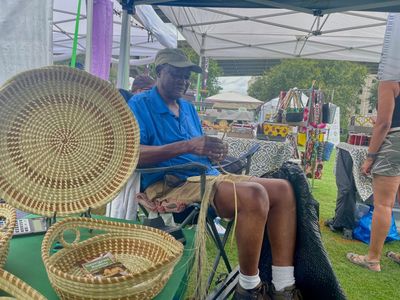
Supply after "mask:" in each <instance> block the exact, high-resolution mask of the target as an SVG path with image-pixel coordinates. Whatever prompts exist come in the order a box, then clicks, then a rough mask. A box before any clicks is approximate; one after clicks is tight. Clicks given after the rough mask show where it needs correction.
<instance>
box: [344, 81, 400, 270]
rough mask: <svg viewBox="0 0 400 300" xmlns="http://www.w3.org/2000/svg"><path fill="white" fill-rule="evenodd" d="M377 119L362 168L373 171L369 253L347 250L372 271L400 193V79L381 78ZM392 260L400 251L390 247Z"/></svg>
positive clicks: (377, 265)
mask: <svg viewBox="0 0 400 300" xmlns="http://www.w3.org/2000/svg"><path fill="white" fill-rule="evenodd" d="M377 106H378V107H377V110H378V114H377V119H376V122H375V124H374V128H373V133H372V138H371V142H370V145H369V148H368V154H367V159H366V160H365V161H364V164H363V165H362V168H361V171H362V172H363V173H364V174H365V175H370V174H372V176H373V179H372V187H373V192H374V212H373V216H372V226H371V240H370V246H369V250H368V253H367V254H366V255H358V254H355V253H348V254H347V259H348V260H350V262H352V263H354V264H356V265H358V266H361V267H365V268H367V269H369V270H371V271H375V272H379V271H380V270H381V266H380V259H381V255H382V249H383V244H384V242H385V239H386V236H387V234H388V232H389V229H390V225H391V218H392V208H393V205H394V201H395V198H396V194H398V193H400V189H399V188H400V82H397V81H380V82H379V86H378V105H377ZM386 255H387V256H388V257H389V258H390V259H391V260H393V261H395V262H397V263H399V264H400V255H399V254H396V253H394V252H391V251H389V252H388V253H387V254H386Z"/></svg>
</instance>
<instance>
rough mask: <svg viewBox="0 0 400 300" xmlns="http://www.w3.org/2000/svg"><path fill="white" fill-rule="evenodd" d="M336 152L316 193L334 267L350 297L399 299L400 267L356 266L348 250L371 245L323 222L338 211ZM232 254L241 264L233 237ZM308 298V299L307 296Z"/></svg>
mask: <svg viewBox="0 0 400 300" xmlns="http://www.w3.org/2000/svg"><path fill="white" fill-rule="evenodd" d="M334 155H335V153H333V154H332V156H331V159H330V161H328V162H325V163H324V173H323V175H322V179H321V180H315V181H314V188H313V191H312V193H313V195H314V198H315V199H316V200H317V201H318V202H319V203H320V227H321V233H322V240H323V243H324V246H325V248H326V250H327V252H328V255H329V259H330V261H331V263H332V265H333V269H334V271H335V273H336V276H337V278H338V279H339V282H340V284H341V285H342V287H343V289H344V291H345V293H346V295H347V297H348V299H349V300H369V299H370V300H396V299H400V288H399V284H400V283H399V281H400V276H399V275H400V266H399V265H397V264H395V263H393V262H391V261H389V260H388V259H387V258H386V257H384V258H383V259H382V261H381V267H382V272H380V273H375V272H372V271H369V270H367V269H362V268H360V267H358V266H355V265H352V264H351V263H349V262H348V261H347V259H346V257H345V256H346V253H347V252H356V253H359V254H364V253H366V252H367V250H368V245H366V244H364V243H361V242H358V241H349V240H345V239H343V238H342V235H341V234H340V233H334V232H331V231H330V230H329V229H328V228H327V227H325V226H324V225H323V223H324V221H325V220H326V219H329V218H331V217H333V216H334V214H335V207H336V194H337V190H336V181H335V175H334V174H333V167H334V163H335V157H334ZM207 248H208V254H209V255H208V257H209V261H210V263H209V264H210V265H211V264H212V262H213V258H214V257H215V253H216V252H215V247H214V245H213V244H212V243H211V241H209V243H208V247H207ZM226 250H227V252H228V257H229V258H230V262H231V263H232V265H233V266H235V265H236V264H237V251H236V247H235V244H233V245H232V247H231V245H230V238H229V241H228V244H227V246H226ZM388 250H392V251H398V252H400V242H392V243H387V244H385V246H384V250H383V253H385V252H386V251H388ZM218 272H222V273H223V272H226V271H225V269H224V266H223V263H220V265H219V268H218V271H217V273H218ZM193 288H194V282H193V279H192V280H191V281H190V282H189V286H188V291H187V295H191V294H192V291H193ZM305 300H307V299H305Z"/></svg>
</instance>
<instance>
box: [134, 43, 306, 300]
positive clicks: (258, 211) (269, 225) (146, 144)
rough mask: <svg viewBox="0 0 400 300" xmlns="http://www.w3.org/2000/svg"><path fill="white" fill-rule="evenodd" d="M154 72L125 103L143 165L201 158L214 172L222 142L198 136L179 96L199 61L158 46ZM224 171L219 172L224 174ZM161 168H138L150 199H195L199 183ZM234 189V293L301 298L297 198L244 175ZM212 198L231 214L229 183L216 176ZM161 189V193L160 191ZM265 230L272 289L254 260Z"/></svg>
mask: <svg viewBox="0 0 400 300" xmlns="http://www.w3.org/2000/svg"><path fill="white" fill-rule="evenodd" d="M155 64H156V72H157V80H156V85H155V87H153V88H152V89H151V90H150V91H147V92H144V93H142V94H140V95H135V96H133V97H132V98H131V99H130V100H129V102H128V105H129V107H130V108H131V109H132V111H133V113H134V115H135V117H136V119H137V121H138V123H139V127H140V144H141V146H140V157H139V166H141V167H149V166H152V167H162V166H172V165H178V164H184V163H188V162H198V163H201V164H204V165H206V166H208V167H209V169H208V171H207V175H219V172H218V171H217V170H216V169H215V168H213V167H212V165H211V161H221V160H223V159H224V157H225V156H226V154H227V146H226V145H225V144H224V143H223V142H222V141H221V140H220V139H218V138H215V137H208V136H203V132H202V129H201V124H200V120H199V116H198V114H197V112H196V109H195V108H194V106H193V105H192V104H190V103H189V102H187V101H185V100H183V99H182V98H181V97H182V95H183V93H184V91H185V89H186V88H187V86H188V82H189V78H190V72H192V71H193V72H197V73H200V72H201V68H200V67H199V66H197V65H195V64H193V63H192V62H190V61H189V60H188V58H187V57H186V55H185V54H184V53H183V52H182V51H181V50H179V49H163V50H160V51H159V52H158V54H157V56H156V60H155ZM174 175H175V176H176V177H178V178H180V179H186V178H188V177H192V176H198V175H199V174H198V172H197V173H196V172H195V171H182V172H179V173H178V172H177V173H176V174H174ZM221 176H222V175H221ZM163 179H164V174H143V176H142V186H143V190H145V193H146V194H147V196H148V197H149V198H150V199H153V198H154V197H165V198H173V199H176V200H178V201H179V200H182V201H188V202H190V201H191V202H195V201H198V200H199V199H198V198H199V195H200V192H199V190H200V184H199V183H198V182H193V181H191V180H188V181H186V182H185V183H183V184H178V185H174V187H169V186H166V185H165V184H164V181H163ZM229 179H230V180H233V181H235V185H236V194H237V198H238V199H237V225H236V232H235V234H236V241H237V247H238V254H239V265H240V273H239V284H238V286H237V287H236V291H235V295H234V299H270V297H271V298H272V299H301V295H300V293H299V291H298V290H297V289H296V288H295V278H294V267H293V256H294V249H295V243H296V202H295V198H294V194H293V190H292V188H291V185H290V184H289V182H287V181H285V180H280V179H264V178H256V177H250V176H245V175H236V176H235V175H232V176H231V177H230V178H229ZM215 187H216V188H215V193H214V194H213V195H211V204H212V205H213V206H214V208H215V209H216V211H217V214H218V215H219V216H220V217H222V218H233V217H234V216H235V201H234V186H233V184H232V182H231V181H229V182H228V181H224V180H220V181H218V182H217V183H216V185H215ZM161 194H162V196H161ZM265 228H266V230H268V235H269V239H270V244H271V249H272V257H273V266H272V278H273V279H272V283H273V286H272V287H271V289H270V295H268V294H267V289H266V287H265V285H264V283H262V282H261V281H260V277H259V271H258V263H259V257H260V252H261V246H262V242H263V234H264V229H265Z"/></svg>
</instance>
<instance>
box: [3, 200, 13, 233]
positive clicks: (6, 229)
mask: <svg viewBox="0 0 400 300" xmlns="http://www.w3.org/2000/svg"><path fill="white" fill-rule="evenodd" d="M0 219H4V224H3V225H2V226H1V227H0V232H1V233H2V235H4V234H6V235H7V236H8V235H9V234H10V235H11V234H12V233H13V232H14V226H15V222H16V213H15V209H14V208H13V207H12V206H10V205H8V204H5V203H2V204H0Z"/></svg>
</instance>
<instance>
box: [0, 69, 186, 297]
mask: <svg viewBox="0 0 400 300" xmlns="http://www.w3.org/2000/svg"><path fill="white" fill-rule="evenodd" d="M0 107H1V109H0V120H1V122H0V197H2V198H4V199H5V200H6V201H7V202H8V203H9V204H11V205H12V206H14V207H16V208H18V209H21V210H23V211H27V212H31V213H36V214H39V215H43V216H48V217H52V216H55V215H57V216H71V215H72V214H76V213H84V212H86V211H88V210H89V209H93V208H99V207H102V206H104V205H105V204H106V203H107V202H109V201H110V200H112V199H113V198H114V197H115V196H116V195H117V193H118V192H119V191H120V189H121V188H122V187H123V186H124V185H125V183H126V181H127V180H128V178H129V177H130V176H131V174H132V173H133V171H134V169H135V167H136V164H137V161H138V158H139V140H140V137H139V127H138V125H137V122H136V120H135V118H134V117H133V114H132V112H131V111H130V109H129V107H128V106H127V104H126V103H125V101H124V99H123V98H122V96H121V95H120V94H119V92H118V90H117V89H115V88H114V87H113V86H112V84H111V83H109V82H106V81H104V80H101V79H99V78H97V77H95V76H93V75H91V74H89V73H87V72H84V71H81V70H77V69H72V68H69V67H65V66H52V67H45V68H40V69H35V70H30V71H26V72H23V73H20V74H18V75H16V76H15V77H13V78H11V79H10V80H9V81H8V82H6V83H5V84H4V85H3V86H2V87H1V88H0ZM78 228H86V229H84V230H86V231H85V232H86V233H87V232H88V231H87V230H88V229H96V230H100V231H102V234H98V235H96V236H92V237H90V238H88V239H86V240H84V241H80V242H79V233H80V232H82V229H81V231H78ZM65 230H73V231H74V232H76V233H77V240H76V241H75V242H73V243H72V244H68V243H66V242H65V241H64V239H63V238H62V236H63V234H64V233H63V232H64V231H65ZM78 232H79V233H78ZM96 232H97V233H99V232H98V231H96ZM56 241H59V242H60V243H61V244H63V246H64V248H63V249H62V250H60V251H58V252H57V253H53V252H52V246H53V245H54V242H56ZM32 251H35V249H32ZM37 251H39V249H37ZM182 251H183V247H182V245H181V244H179V243H178V242H177V241H175V240H174V239H173V237H172V236H170V235H169V234H167V233H164V232H161V231H158V230H155V229H151V228H147V227H143V226H136V225H127V224H122V223H117V222H107V221H99V220H93V219H85V218H65V219H64V220H62V221H60V222H58V223H55V224H54V225H52V226H51V227H50V229H49V231H48V232H47V233H46V235H45V238H44V240H43V243H42V258H43V261H44V264H45V267H46V270H47V272H48V276H49V279H50V282H51V284H52V286H53V288H54V289H55V291H56V292H57V294H58V295H59V296H60V297H61V298H62V299H150V298H153V297H154V296H155V295H156V294H157V293H159V292H160V291H161V289H162V287H163V286H164V284H165V283H166V281H167V280H168V278H169V276H170V275H171V273H172V270H173V267H174V265H175V263H176V262H177V261H178V260H179V258H180V257H181V255H182ZM105 252H110V253H111V254H112V255H114V256H115V257H116V258H117V260H118V261H120V262H122V263H123V264H124V265H126V267H127V268H128V269H129V270H130V271H131V273H132V274H131V275H125V276H121V277H117V278H102V279H88V278H85V277H83V276H82V274H79V269H80V268H78V267H77V264H78V262H79V260H82V259H90V258H94V257H96V256H99V255H102V254H104V253H105Z"/></svg>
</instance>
